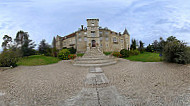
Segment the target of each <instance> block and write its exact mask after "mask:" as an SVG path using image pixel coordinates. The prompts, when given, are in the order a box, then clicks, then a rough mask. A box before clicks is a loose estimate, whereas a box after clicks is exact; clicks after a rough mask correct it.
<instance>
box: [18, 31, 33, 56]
mask: <svg viewBox="0 0 190 106" xmlns="http://www.w3.org/2000/svg"><path fill="white" fill-rule="evenodd" d="M14 41H15V44H16V48H17V49H20V51H21V53H22V56H30V55H34V54H35V50H34V48H35V46H36V44H34V42H33V41H32V40H30V39H29V34H28V32H24V31H22V30H21V31H18V32H17V34H16V38H15V39H14Z"/></svg>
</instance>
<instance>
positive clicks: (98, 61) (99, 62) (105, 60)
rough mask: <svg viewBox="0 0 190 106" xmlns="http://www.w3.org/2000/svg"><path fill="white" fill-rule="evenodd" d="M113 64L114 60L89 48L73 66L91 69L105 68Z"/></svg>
mask: <svg viewBox="0 0 190 106" xmlns="http://www.w3.org/2000/svg"><path fill="white" fill-rule="evenodd" d="M115 63H117V61H116V60H115V59H113V58H109V57H108V56H106V55H104V54H103V52H101V51H100V50H99V49H98V48H91V49H90V50H87V51H86V53H85V54H84V55H83V57H82V58H79V59H76V60H75V62H74V64H73V65H75V66H87V67H91V66H106V65H111V64H115Z"/></svg>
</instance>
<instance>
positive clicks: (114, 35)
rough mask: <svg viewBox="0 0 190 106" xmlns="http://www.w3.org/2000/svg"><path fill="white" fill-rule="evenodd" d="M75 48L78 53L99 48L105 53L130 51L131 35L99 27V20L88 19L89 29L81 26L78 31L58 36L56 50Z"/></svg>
mask: <svg viewBox="0 0 190 106" xmlns="http://www.w3.org/2000/svg"><path fill="white" fill-rule="evenodd" d="M71 47H74V48H75V49H76V50H77V52H78V53H84V52H85V51H87V50H88V49H91V48H98V49H99V50H101V51H103V52H111V51H120V50H121V49H128V50H129V49H130V35H129V33H128V31H127V29H125V30H124V32H123V33H120V32H119V33H118V32H115V31H112V30H110V29H108V28H107V27H105V28H102V27H100V26H99V19H87V27H84V26H83V25H81V28H79V30H78V31H76V32H74V33H71V34H69V35H66V36H64V37H61V36H59V35H57V36H56V48H57V49H59V50H60V49H62V48H71Z"/></svg>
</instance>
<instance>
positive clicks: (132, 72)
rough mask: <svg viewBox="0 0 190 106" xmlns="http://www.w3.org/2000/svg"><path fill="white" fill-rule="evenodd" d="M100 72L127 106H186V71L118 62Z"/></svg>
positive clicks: (189, 82) (189, 81) (189, 101)
mask: <svg viewBox="0 0 190 106" xmlns="http://www.w3.org/2000/svg"><path fill="white" fill-rule="evenodd" d="M102 69H103V70H104V73H105V75H106V76H107V77H108V79H109V80H110V83H111V85H115V86H116V88H117V89H118V91H119V92H120V94H123V95H125V96H126V98H127V100H128V101H129V102H130V104H131V105H134V106H190V67H187V66H184V65H178V64H171V63H163V62H156V63H155V62H132V61H128V60H124V59H120V61H119V62H118V63H117V64H116V65H111V66H106V67H102Z"/></svg>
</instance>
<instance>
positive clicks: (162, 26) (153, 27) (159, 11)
mask: <svg viewBox="0 0 190 106" xmlns="http://www.w3.org/2000/svg"><path fill="white" fill-rule="evenodd" d="M189 4H190V1H189V0H183V2H182V1H181V0H151V1H150V0H143V1H142V0H117V1H116V0H93V1H89V0H81V1H76V0H67V1H66V0H49V1H47V0H30V1H29V0H16V1H15V0H0V10H1V14H0V43H1V42H2V36H3V35H4V34H8V35H11V36H12V37H14V36H15V34H16V32H17V31H19V30H24V31H27V32H29V34H30V36H31V38H32V39H33V40H34V41H36V43H39V41H40V40H42V39H46V40H47V41H48V42H49V43H51V40H52V38H53V36H56V35H57V34H58V35H61V36H63V35H67V34H69V33H72V32H74V31H76V30H77V29H78V28H79V27H80V25H81V24H84V25H86V18H99V19H100V25H101V26H103V27H109V28H110V29H112V30H115V31H118V32H119V31H120V32H123V30H124V28H125V27H127V29H128V31H129V33H130V34H131V37H132V38H136V39H138V40H142V41H143V42H145V43H146V45H148V44H149V43H151V42H152V41H153V40H155V39H158V38H159V37H160V36H163V37H164V38H166V37H168V36H170V35H174V36H177V38H179V39H180V40H185V41H187V42H190V36H189V33H190V32H189V31H188V29H189V28H190V14H189V13H190V7H189Z"/></svg>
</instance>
